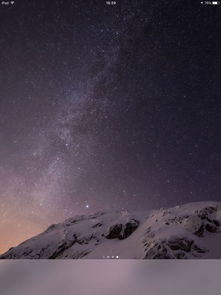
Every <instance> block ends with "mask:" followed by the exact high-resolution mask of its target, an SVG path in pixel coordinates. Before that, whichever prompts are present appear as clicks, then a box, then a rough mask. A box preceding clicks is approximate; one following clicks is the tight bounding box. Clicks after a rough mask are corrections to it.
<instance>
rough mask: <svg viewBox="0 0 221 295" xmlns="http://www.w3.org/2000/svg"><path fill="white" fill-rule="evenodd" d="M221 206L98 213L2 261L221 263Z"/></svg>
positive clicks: (57, 228)
mask: <svg viewBox="0 0 221 295" xmlns="http://www.w3.org/2000/svg"><path fill="white" fill-rule="evenodd" d="M220 249H221V203H217V202H197V203H188V204H184V205H181V206H175V207H173V208H167V209H164V208H163V209H159V210H152V211H148V212H137V213H133V214H132V213H129V212H127V211H116V212H98V213H96V214H91V215H80V216H75V217H73V218H69V219H67V220H65V221H64V222H63V223H59V224H53V225H51V226H50V227H49V228H48V229H47V230H46V231H44V232H43V233H41V234H39V235H37V236H35V237H33V238H31V239H29V240H27V241H25V242H23V243H22V244H20V245H19V246H17V247H14V248H11V249H9V250H8V251H7V252H6V253H4V254H3V255H0V258H1V259H59V258H60V259H81V258H85V259H102V258H104V259H108V258H109V259H111V258H112V259H116V258H117V259H193V258H221V250H220Z"/></svg>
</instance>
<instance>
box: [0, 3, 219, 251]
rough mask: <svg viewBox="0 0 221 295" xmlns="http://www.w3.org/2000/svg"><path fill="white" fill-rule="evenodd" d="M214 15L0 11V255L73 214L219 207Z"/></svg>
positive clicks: (115, 8)
mask: <svg viewBox="0 0 221 295" xmlns="http://www.w3.org/2000/svg"><path fill="white" fill-rule="evenodd" d="M220 9H221V5H220V6H210V5H201V4H200V1H193V0H191V1H189V0H185V1H184V0H176V1H171V0H170V1H168V0H164V1H161V0H154V1H152V0H148V1H146V0H145V1H144V0H140V1H138V0H136V1H126V0H125V1H121V2H120V1H118V0H116V5H107V4H106V2H105V1H103V0H99V1H97V0H93V1H88V0H85V1H78V0H63V1H62V0H60V1H59V0H51V1H48V0H24V1H22V0H20V1H18V0H17V1H16V0H15V2H14V4H9V5H3V4H1V3H0V251H3V250H6V249H7V248H8V247H9V246H12V245H15V244H16V243H18V242H21V241H22V240H24V239H25V238H27V237H30V236H32V235H34V234H36V233H38V232H40V231H42V229H44V228H45V227H46V226H48V225H50V224H51V223H56V222H60V221H62V220H63V219H65V218H68V217H70V216H72V215H75V214H82V213H83V214H87V213H91V212H95V211H99V210H119V209H126V210H129V211H134V210H136V211H137V210H148V209H152V208H159V207H167V206H174V205H177V204H181V203H185V202H191V201H200V200H220V199H221V195H220V192H221V181H220V170H221V165H220V159H221V156H220V154H221V140H220V134H221V132H220V131H221V116H220V114H221V101H220V99H221V97H220V93H221V92H220V87H221V86H220V85H221V83H220V59H221V55H220V53H221V43H220V41H221V40H220V36H221V27H220V24H221V21H220V20H221V13H220Z"/></svg>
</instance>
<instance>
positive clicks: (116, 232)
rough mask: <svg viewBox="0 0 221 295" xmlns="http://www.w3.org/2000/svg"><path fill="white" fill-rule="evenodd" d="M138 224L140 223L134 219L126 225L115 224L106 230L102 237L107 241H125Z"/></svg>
mask: <svg viewBox="0 0 221 295" xmlns="http://www.w3.org/2000/svg"><path fill="white" fill-rule="evenodd" d="M139 224H140V222H139V221H138V220H135V219H131V220H130V221H129V222H127V223H126V224H115V225H113V226H111V227H110V228H109V229H108V232H107V234H106V235H104V236H105V237H106V238H107V239H119V240H123V239H126V238H127V237H129V236H130V235H131V234H132V233H133V232H134V231H135V230H136V229H137V228H138V226H139Z"/></svg>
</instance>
